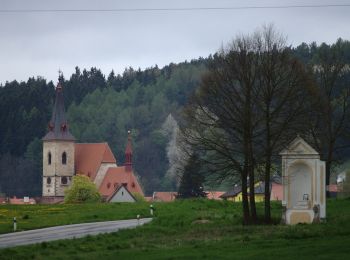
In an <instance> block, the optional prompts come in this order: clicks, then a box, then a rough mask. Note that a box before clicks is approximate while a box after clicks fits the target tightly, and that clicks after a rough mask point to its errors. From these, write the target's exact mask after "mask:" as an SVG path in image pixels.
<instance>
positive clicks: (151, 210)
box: [149, 204, 154, 216]
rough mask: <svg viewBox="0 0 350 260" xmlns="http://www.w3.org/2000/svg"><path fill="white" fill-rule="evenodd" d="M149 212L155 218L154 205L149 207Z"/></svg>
mask: <svg viewBox="0 0 350 260" xmlns="http://www.w3.org/2000/svg"><path fill="white" fill-rule="evenodd" d="M149 211H150V213H151V216H153V213H154V207H153V205H152V204H151V205H150V206H149Z"/></svg>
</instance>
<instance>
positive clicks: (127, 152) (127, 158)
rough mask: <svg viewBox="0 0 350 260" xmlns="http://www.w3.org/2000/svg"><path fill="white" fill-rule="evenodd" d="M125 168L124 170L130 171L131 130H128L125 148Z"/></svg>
mask: <svg viewBox="0 0 350 260" xmlns="http://www.w3.org/2000/svg"><path fill="white" fill-rule="evenodd" d="M124 166H125V169H126V171H132V146H131V131H130V130H129V131H128V142H127V143H126V148H125V164H124Z"/></svg>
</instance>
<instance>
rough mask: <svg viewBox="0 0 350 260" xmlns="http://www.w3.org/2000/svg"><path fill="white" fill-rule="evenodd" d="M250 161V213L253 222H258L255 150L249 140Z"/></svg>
mask: <svg viewBox="0 0 350 260" xmlns="http://www.w3.org/2000/svg"><path fill="white" fill-rule="evenodd" d="M248 158H249V162H248V174H249V205H250V213H251V217H252V222H253V223H256V222H257V215H256V205H255V187H254V184H255V183H254V180H255V178H254V177H255V176H254V165H253V150H252V144H251V142H249V157H248Z"/></svg>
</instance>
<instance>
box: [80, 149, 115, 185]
mask: <svg viewBox="0 0 350 260" xmlns="http://www.w3.org/2000/svg"><path fill="white" fill-rule="evenodd" d="M101 163H116V159H115V157H114V155H113V153H112V151H111V149H110V148H109V145H108V144H107V143H87V144H75V172H76V173H79V174H83V175H86V176H88V177H90V180H91V181H94V180H95V177H96V174H97V172H98V170H99V168H100V166H101Z"/></svg>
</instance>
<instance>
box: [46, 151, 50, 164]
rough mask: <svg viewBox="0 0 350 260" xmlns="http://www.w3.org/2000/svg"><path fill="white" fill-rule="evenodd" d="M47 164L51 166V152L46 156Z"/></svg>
mask: <svg viewBox="0 0 350 260" xmlns="http://www.w3.org/2000/svg"><path fill="white" fill-rule="evenodd" d="M47 163H48V164H49V165H51V152H49V154H48V155H47Z"/></svg>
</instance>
